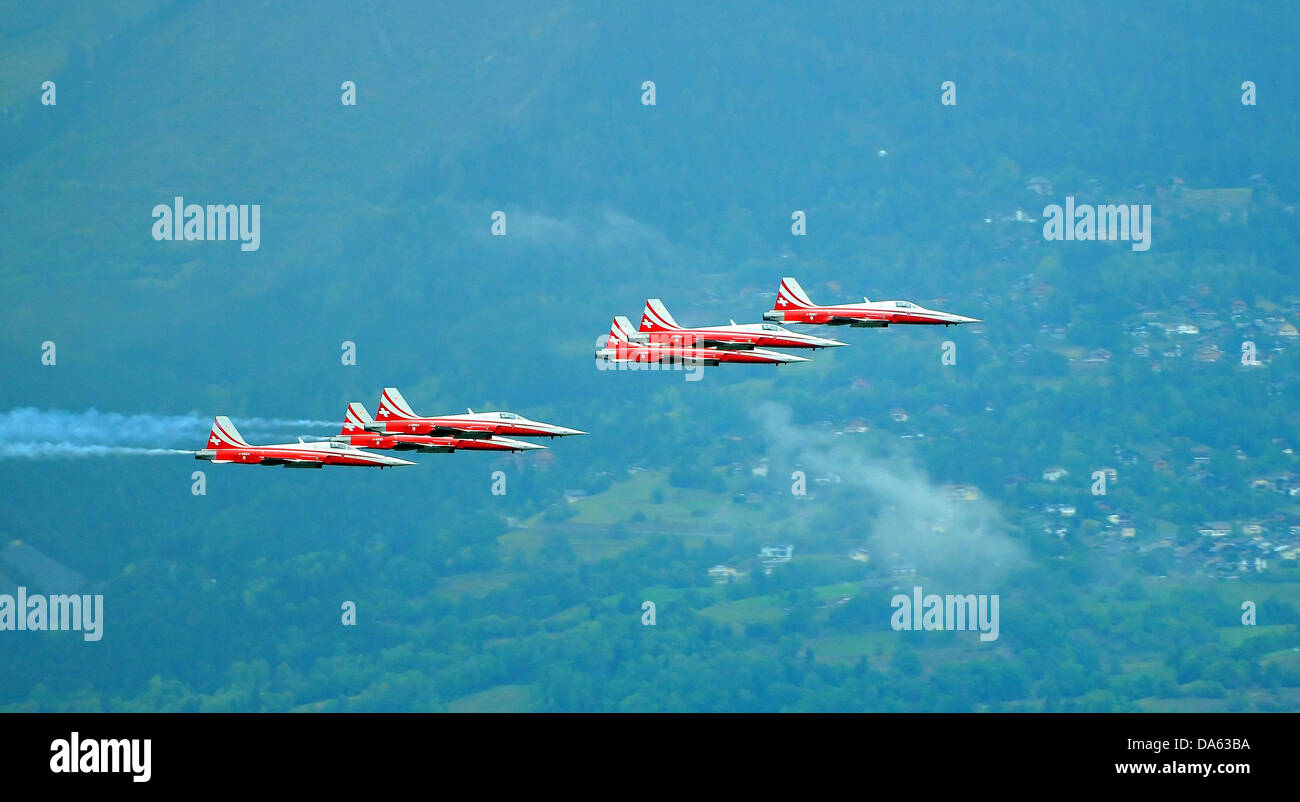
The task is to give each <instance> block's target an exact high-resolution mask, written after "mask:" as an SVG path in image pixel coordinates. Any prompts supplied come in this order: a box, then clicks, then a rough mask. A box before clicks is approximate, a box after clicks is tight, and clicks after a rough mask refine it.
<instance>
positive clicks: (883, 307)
mask: <svg viewBox="0 0 1300 802" xmlns="http://www.w3.org/2000/svg"><path fill="white" fill-rule="evenodd" d="M763 319H764V320H777V321H784V322H786V323H820V324H822V325H826V326H853V327H861V328H884V327H885V326H888V325H890V324H894V325H897V324H920V325H930V326H938V325H944V326H952V325H956V324H959V323H979V322H980V321H979V320H978V319H977V318H973V317H965V316H963V315H954V314H952V313H950V312H939V311H937V310H934V309H926V308H925V307H923V306H917V305H916V304H914V303H912V302H911V301H872V300H870V299H868V298H863V299H862V303H860V304H839V305H838V306H819V305H818V304H815V303H813V302H812V300H811V299H809V298H808V293H806V292H804V291H803V287H800V286H799V282H797V281H795V280H794V279H793V278H791V277H790V276H786V277H785V278H783V279H781V289H780V291H778V292H777V294H776V303H775V304H774V305H773V307H772V310H771V311H770V312H764V313H763Z"/></svg>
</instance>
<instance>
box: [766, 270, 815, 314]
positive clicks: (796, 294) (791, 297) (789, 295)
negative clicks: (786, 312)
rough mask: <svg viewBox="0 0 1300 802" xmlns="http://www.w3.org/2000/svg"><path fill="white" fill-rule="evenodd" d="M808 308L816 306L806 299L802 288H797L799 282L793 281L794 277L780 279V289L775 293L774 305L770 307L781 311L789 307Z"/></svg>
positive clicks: (809, 299) (806, 296) (806, 294)
mask: <svg viewBox="0 0 1300 802" xmlns="http://www.w3.org/2000/svg"><path fill="white" fill-rule="evenodd" d="M810 306H816V304H814V303H813V302H812V299H811V298H809V297H808V293H806V292H804V291H803V287H800V286H799V282H798V281H796V280H795V278H794V276H785V277H784V278H782V279H781V289H780V290H778V291H777V293H776V304H775V305H774V306H773V307H772V308H773V309H776V310H782V309H789V308H791V307H794V308H796V309H797V308H801V307H803V308H807V307H810Z"/></svg>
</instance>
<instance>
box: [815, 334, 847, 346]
mask: <svg viewBox="0 0 1300 802" xmlns="http://www.w3.org/2000/svg"><path fill="white" fill-rule="evenodd" d="M819 340H820V342H818V343H817V347H818V348H839V347H840V346H843V345H848V343H842V342H840V341H839V340H828V339H826V338H825V337H821V338H819Z"/></svg>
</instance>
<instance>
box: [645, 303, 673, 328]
mask: <svg viewBox="0 0 1300 802" xmlns="http://www.w3.org/2000/svg"><path fill="white" fill-rule="evenodd" d="M680 328H681V326H680V325H678V323H677V321H676V320H673V316H672V314H670V313H669V312H668V307H666V306H664V302H663V301H661V300H659V299H658V298H650V299H648V300H647V301H646V302H645V311H644V312H643V313H641V331H672V330H673V329H680Z"/></svg>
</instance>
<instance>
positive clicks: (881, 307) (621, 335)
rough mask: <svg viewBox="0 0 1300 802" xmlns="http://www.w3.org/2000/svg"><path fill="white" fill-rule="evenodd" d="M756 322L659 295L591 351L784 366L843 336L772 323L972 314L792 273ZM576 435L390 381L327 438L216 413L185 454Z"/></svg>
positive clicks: (617, 322) (416, 447) (288, 461)
mask: <svg viewBox="0 0 1300 802" xmlns="http://www.w3.org/2000/svg"><path fill="white" fill-rule="evenodd" d="M763 320H764V322H762V323H746V324H739V323H736V321H734V320H731V321H729V322H728V324H727V325H725V326H698V327H689V326H683V325H681V324H679V323H678V322H677V321H676V319H674V318H673V316H672V314H671V313H670V312H669V311H668V308H667V307H666V306H664V303H663V301H661V300H659V299H658V298H651V299H649V300H647V301H646V303H645V310H644V311H643V312H642V314H641V325H640V327H638V328H636V329H633V328H632V321H630V320H628V319H627V318H626V317H623V316H622V315H618V316H616V317H615V318H614V322H613V325H611V327H610V330H609V336H608V338H607V339H606V341H605V344H604V347H602V348H599V349H597V350H596V358H597V359H602V360H607V361H610V362H644V363H682V364H687V365H721V364H724V363H740V364H750V365H784V364H789V363H791V362H807V361H809V360H808V359H807V358H806V357H802V356H795V355H793V354H788V353H784V352H782V351H773V350H769V349H772V348H783V349H811V350H814V351H815V350H817V349H818V348H838V347H840V346H843V345H847V343H842V342H840V341H839V340H832V339H828V338H826V337H816V336H813V335H811V334H802V333H799V332H794V331H791V330H790V329H787V328H785V327H784V326H781V325H778V324H779V323H791V324H794V323H797V324H803V325H810V324H811V325H825V326H851V327H862V328H884V327H886V326H891V325H931V326H936V325H944V326H951V325H956V324H961V323H978V322H979V320H977V319H976V318H973V317H965V316H963V315H955V314H952V313H951V312H942V311H939V310H936V309H926V308H925V307H923V306H919V305H918V304H914V303H912V302H910V301H871V300H869V299H867V298H863V299H862V303H848V304H837V305H834V306H822V305H819V304H816V303H814V302H813V301H812V299H811V298H809V297H808V293H806V292H804V290H803V287H801V286H799V282H798V281H796V280H795V279H794V278H793V277H792V276H786V277H785V278H783V279H781V287H780V290H779V291H778V292H777V296H776V302H775V303H774V305H773V308H772V309H771V310H770V311H768V312H764V313H763ZM579 434H586V432H583V431H580V430H578V429H570V428H568V427H567V426H557V425H555V424H552V423H543V422H541V421H535V420H529V419H528V418H525V417H523V416H522V415H517V414H515V413H513V412H475V411H474V410H472V409H470V410H466V412H465V414H461V415H435V416H432V417H428V416H423V415H419V414H417V413H416V412H415V410H414V409H412V408H411V405H410V404H408V403H407V402H406V399H405V398H403V397H402V394H401V393H400V392H399V391H398V390H397V388H396V387H385V388H384V391H383V393H382V394H381V395H380V397H379V407H378V410H377V412H376V414H375V417H374V418H372V417H370V413H369V412H367V411H366V408H365V406H364V405H362V404H359V403H352V404H349V405H348V409H347V413H346V415H345V416H344V419H343V427H342V429H341V430H340V431H339V433H338V434H337V435H333V436H331V437H321V438H314V439H312V440H307V439H305V438H302V437H299V438H298V442H296V443H277V444H273V445H260V446H259V445H253V444H251V443H249V442H248V441H247V440H245V439H244V437H243V435H241V434H240V433H239V430H238V429H236V428H235V425H234V424H233V423H232V422H231V421H230V418H228V417H226V416H225V415H218V416H217V417H216V419H215V420H214V421H213V424H212V431H211V432H210V433H209V434H208V442H207V444H206V447H205V448H203V449H200V450H198V451H195V452H194V458H195V459H201V460H208V461H210V462H214V463H241V464H245V465H271V466H275V465H279V466H283V467H285V468H323V467H325V466H326V465H350V466H358V467H376V468H394V467H398V466H402V465H415V464H416V463H414V462H411V461H410V460H405V459H400V458H398V457H394V456H389V455H387V454H377V453H374V452H375V451H395V452H403V451H406V452H417V453H423V454H450V453H454V452H456V451H460V450H464V451H498V452H501V451H505V452H518V451H533V450H536V449H540V448H545V446H542V445H538V444H536V443H530V442H527V441H525V440H519V439H516V438H521V437H550V438H556V437H568V436H571V435H579Z"/></svg>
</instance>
